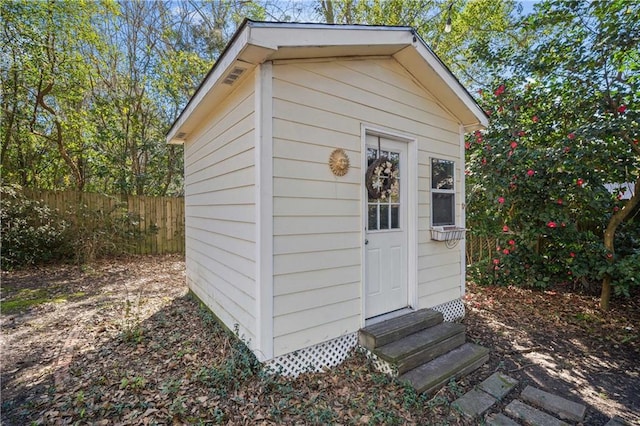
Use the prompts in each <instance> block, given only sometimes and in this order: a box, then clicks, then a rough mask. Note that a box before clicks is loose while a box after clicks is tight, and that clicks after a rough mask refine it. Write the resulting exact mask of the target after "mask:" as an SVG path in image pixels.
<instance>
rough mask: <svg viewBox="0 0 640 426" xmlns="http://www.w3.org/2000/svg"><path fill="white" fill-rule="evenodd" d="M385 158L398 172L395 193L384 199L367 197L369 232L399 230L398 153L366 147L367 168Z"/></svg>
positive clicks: (399, 183)
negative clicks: (380, 158)
mask: <svg viewBox="0 0 640 426" xmlns="http://www.w3.org/2000/svg"><path fill="white" fill-rule="evenodd" d="M381 156H383V157H386V158H388V159H389V161H391V163H392V164H393V165H394V167H395V168H396V170H398V179H397V192H392V194H391V195H390V196H389V197H386V198H384V199H383V198H378V199H375V198H372V197H371V196H369V197H368V213H369V220H368V225H369V228H368V229H369V231H384V230H390V229H400V226H401V223H400V208H401V207H400V185H401V182H400V167H401V165H400V153H399V152H394V151H386V150H381V151H378V149H377V148H374V147H367V166H370V165H371V163H373V162H374V161H375V160H376V159H377V158H379V157H381Z"/></svg>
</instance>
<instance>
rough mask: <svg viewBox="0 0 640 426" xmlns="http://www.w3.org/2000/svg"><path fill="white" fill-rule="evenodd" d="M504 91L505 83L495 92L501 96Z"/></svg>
mask: <svg viewBox="0 0 640 426" xmlns="http://www.w3.org/2000/svg"><path fill="white" fill-rule="evenodd" d="M503 93H504V84H501V85H500V86H499V87H498V88H497V89H496V90H495V91H494V92H493V94H494V95H496V96H500V95H502V94H503Z"/></svg>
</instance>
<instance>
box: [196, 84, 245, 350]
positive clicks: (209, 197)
mask: <svg viewBox="0 0 640 426" xmlns="http://www.w3.org/2000/svg"><path fill="white" fill-rule="evenodd" d="M237 84H238V87H237V88H235V90H234V91H233V92H232V93H231V94H230V96H228V97H227V98H225V100H224V101H223V102H221V103H220V104H219V105H218V106H217V107H216V109H215V110H214V111H212V112H211V114H210V115H209V116H208V118H207V119H206V120H205V121H204V122H203V123H202V124H201V126H200V128H199V129H197V130H196V131H195V132H194V133H193V136H192V138H190V139H189V140H188V141H186V143H185V147H184V156H185V183H184V188H185V205H186V218H185V225H186V259H187V282H188V284H189V287H190V288H191V290H192V291H193V292H194V293H195V294H196V295H197V296H198V297H199V298H200V299H202V301H203V302H205V303H206V304H207V305H208V306H209V307H210V308H211V309H212V310H213V312H214V313H215V314H216V315H217V316H218V317H219V318H220V319H221V320H222V321H223V322H224V323H225V324H226V325H227V327H229V328H230V329H233V328H234V327H236V326H237V327H238V328H239V332H240V334H241V336H243V338H244V339H245V340H246V341H248V342H249V345H250V346H251V347H253V345H254V343H255V340H256V336H257V334H256V333H257V330H256V327H257V325H256V317H255V315H256V313H255V304H256V302H255V298H256V284H255V283H256V277H255V270H256V267H255V264H256V259H255V251H256V249H255V245H256V211H255V185H254V182H255V158H254V143H255V123H254V108H255V105H254V92H253V87H254V78H253V77H252V76H247V78H245V79H243V80H242V82H239V83H237Z"/></svg>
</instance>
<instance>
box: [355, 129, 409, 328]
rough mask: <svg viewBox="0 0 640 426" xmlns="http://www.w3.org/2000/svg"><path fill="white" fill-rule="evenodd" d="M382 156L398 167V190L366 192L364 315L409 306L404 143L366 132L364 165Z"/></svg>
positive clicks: (371, 315)
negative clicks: (377, 194)
mask: <svg viewBox="0 0 640 426" xmlns="http://www.w3.org/2000/svg"><path fill="white" fill-rule="evenodd" d="M382 156H383V157H387V158H388V159H389V160H390V161H391V162H392V163H393V165H394V166H395V168H396V169H397V170H398V179H397V182H398V188H397V189H398V190H397V193H392V194H391V195H390V196H389V197H385V198H384V199H383V198H378V199H375V198H372V197H371V195H369V193H368V191H365V199H366V200H367V206H366V211H367V220H366V221H365V225H366V232H365V246H364V247H365V285H364V287H365V301H364V303H365V318H371V317H375V316H377V315H381V314H385V313H388V312H392V311H395V310H398V309H402V308H404V307H406V306H408V284H407V276H408V275H407V186H408V185H407V171H406V169H407V167H406V164H407V144H406V143H404V142H400V141H395V140H391V139H387V138H384V137H381V136H374V135H367V166H369V165H370V164H371V163H372V162H374V161H375V160H376V159H377V158H379V157H382Z"/></svg>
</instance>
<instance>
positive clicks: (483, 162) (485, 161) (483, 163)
mask: <svg viewBox="0 0 640 426" xmlns="http://www.w3.org/2000/svg"><path fill="white" fill-rule="evenodd" d="M485 164H487V159H486V158H483V159H482V165H483V166H484V165H485Z"/></svg>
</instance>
